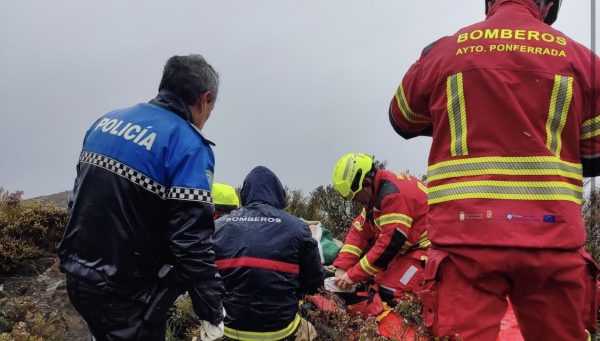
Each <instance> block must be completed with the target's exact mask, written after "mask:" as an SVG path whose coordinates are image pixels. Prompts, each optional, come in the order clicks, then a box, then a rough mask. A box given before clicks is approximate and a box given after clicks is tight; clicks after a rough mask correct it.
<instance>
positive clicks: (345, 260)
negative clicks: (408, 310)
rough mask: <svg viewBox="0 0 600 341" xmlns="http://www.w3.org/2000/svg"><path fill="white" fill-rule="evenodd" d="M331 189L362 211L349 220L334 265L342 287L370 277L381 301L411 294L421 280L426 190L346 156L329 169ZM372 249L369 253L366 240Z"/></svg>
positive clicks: (359, 158) (358, 156)
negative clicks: (331, 181) (371, 241)
mask: <svg viewBox="0 0 600 341" xmlns="http://www.w3.org/2000/svg"><path fill="white" fill-rule="evenodd" d="M333 186H334V187H335V189H336V190H337V191H338V192H339V193H340V194H341V195H342V196H343V197H344V198H346V199H348V200H352V201H354V202H357V203H360V205H361V206H362V207H363V210H362V212H361V214H360V215H359V216H357V217H356V219H355V220H354V221H353V222H352V226H351V227H350V230H349V231H348V234H347V235H346V240H345V242H344V246H343V247H342V249H341V250H340V253H339V255H338V257H337V259H336V260H335V261H334V263H333V265H334V266H335V267H336V268H337V269H338V270H337V271H336V284H337V285H338V286H339V287H341V288H342V289H346V288H348V287H350V286H352V285H353V284H354V283H357V282H361V281H364V280H366V279H368V278H372V277H374V280H375V283H376V284H378V286H379V293H380V296H381V298H382V299H383V300H384V301H387V302H388V303H390V304H392V305H393V304H394V299H397V298H399V297H401V296H402V295H403V294H405V293H406V292H415V291H416V288H417V287H418V285H419V284H420V283H421V282H422V278H423V277H422V274H423V265H424V259H425V258H424V257H425V253H426V252H425V250H426V249H427V247H428V246H429V245H430V242H429V239H428V238H427V231H426V230H425V215H426V212H427V188H426V186H425V185H424V184H423V183H421V181H419V180H418V179H417V178H415V177H414V176H411V175H396V174H394V173H392V172H390V171H388V170H385V169H377V167H375V166H374V162H373V158H371V157H370V156H368V155H366V154H362V153H361V154H353V153H349V154H346V155H344V156H343V157H342V158H340V159H339V160H338V162H337V164H336V165H335V168H334V171H333ZM370 240H373V241H374V243H373V245H372V247H371V248H370V249H369V250H367V248H368V245H369V241H370Z"/></svg>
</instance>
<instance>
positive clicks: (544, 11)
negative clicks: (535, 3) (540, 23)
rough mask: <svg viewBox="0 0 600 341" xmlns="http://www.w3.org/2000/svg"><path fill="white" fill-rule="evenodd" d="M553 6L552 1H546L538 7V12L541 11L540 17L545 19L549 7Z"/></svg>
mask: <svg viewBox="0 0 600 341" xmlns="http://www.w3.org/2000/svg"><path fill="white" fill-rule="evenodd" d="M552 6H554V1H546V2H545V3H544V5H543V6H542V7H541V8H540V12H541V13H542V17H543V18H544V19H546V16H547V15H548V13H550V8H552Z"/></svg>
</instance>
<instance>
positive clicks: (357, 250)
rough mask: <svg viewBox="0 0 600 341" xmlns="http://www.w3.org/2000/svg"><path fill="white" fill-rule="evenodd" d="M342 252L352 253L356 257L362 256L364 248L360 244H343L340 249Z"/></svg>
mask: <svg viewBox="0 0 600 341" xmlns="http://www.w3.org/2000/svg"><path fill="white" fill-rule="evenodd" d="M342 252H347V253H351V254H353V255H355V256H356V257H360V255H361V254H362V250H361V249H360V248H359V247H358V246H355V245H352V244H344V246H342V248H341V249H340V253H342Z"/></svg>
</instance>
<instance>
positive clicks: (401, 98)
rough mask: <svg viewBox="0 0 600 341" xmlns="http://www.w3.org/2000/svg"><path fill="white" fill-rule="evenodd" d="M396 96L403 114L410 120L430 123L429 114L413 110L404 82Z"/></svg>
mask: <svg viewBox="0 0 600 341" xmlns="http://www.w3.org/2000/svg"><path fill="white" fill-rule="evenodd" d="M394 97H395V98H396V104H398V108H399V109H400V112H401V113H402V116H404V118H405V119H406V120H407V121H408V122H410V123H428V122H429V121H430V120H429V118H428V117H427V116H425V115H423V114H419V113H416V112H414V111H412V109H411V108H410V106H409V105H408V101H407V100H406V96H405V95H404V87H403V86H402V84H400V86H399V87H398V90H397V91H396V94H395V95H394Z"/></svg>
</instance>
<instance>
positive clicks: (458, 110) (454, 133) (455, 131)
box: [446, 72, 469, 156]
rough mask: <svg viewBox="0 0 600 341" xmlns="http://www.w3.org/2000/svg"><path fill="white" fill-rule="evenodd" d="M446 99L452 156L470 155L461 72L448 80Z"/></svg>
mask: <svg viewBox="0 0 600 341" xmlns="http://www.w3.org/2000/svg"><path fill="white" fill-rule="evenodd" d="M446 97H447V101H448V102H447V107H448V121H449V123H450V152H451V154H452V156H460V155H468V154H469V149H468V148H467V109H466V107H465V94H464V90H463V77H462V73H460V72H459V73H457V74H455V75H452V76H449V77H448V78H447V79H446Z"/></svg>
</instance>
